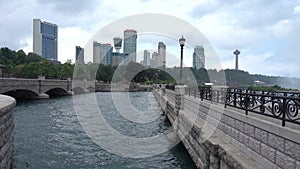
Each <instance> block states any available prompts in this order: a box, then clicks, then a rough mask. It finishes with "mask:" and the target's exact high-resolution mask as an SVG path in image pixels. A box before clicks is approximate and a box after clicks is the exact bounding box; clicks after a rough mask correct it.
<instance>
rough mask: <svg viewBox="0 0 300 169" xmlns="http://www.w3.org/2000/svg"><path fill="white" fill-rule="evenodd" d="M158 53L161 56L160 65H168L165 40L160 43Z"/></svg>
mask: <svg viewBox="0 0 300 169" xmlns="http://www.w3.org/2000/svg"><path fill="white" fill-rule="evenodd" d="M158 55H159V57H160V62H161V63H160V65H162V66H164V67H165V66H166V45H165V44H164V43H163V42H159V43H158Z"/></svg>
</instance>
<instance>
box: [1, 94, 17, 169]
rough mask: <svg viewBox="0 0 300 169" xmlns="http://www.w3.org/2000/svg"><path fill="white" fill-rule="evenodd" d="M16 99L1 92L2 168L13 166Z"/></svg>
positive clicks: (7, 168) (6, 168)
mask: <svg viewBox="0 0 300 169" xmlns="http://www.w3.org/2000/svg"><path fill="white" fill-rule="evenodd" d="M15 106H16V101H15V99H13V98H12V97H9V96H4V95H1V94H0V126H2V127H1V132H0V168H1V169H12V168H13V141H14V133H13V131H14V119H13V108H14V107H15Z"/></svg>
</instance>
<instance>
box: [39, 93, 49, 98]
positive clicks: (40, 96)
mask: <svg viewBox="0 0 300 169" xmlns="http://www.w3.org/2000/svg"><path fill="white" fill-rule="evenodd" d="M37 99H49V95H48V94H45V93H40V94H39V95H38V97H37Z"/></svg>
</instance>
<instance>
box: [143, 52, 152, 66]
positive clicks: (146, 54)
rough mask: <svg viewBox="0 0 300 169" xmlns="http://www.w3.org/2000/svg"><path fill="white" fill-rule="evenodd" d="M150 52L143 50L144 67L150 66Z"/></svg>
mask: <svg viewBox="0 0 300 169" xmlns="http://www.w3.org/2000/svg"><path fill="white" fill-rule="evenodd" d="M150 59H151V58H150V52H149V51H148V50H144V65H145V66H150Z"/></svg>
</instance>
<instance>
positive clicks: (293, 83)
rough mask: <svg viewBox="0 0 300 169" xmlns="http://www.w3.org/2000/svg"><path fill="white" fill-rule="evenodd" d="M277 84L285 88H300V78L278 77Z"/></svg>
mask: <svg viewBox="0 0 300 169" xmlns="http://www.w3.org/2000/svg"><path fill="white" fill-rule="evenodd" d="M277 84H278V85H279V86H281V87H283V88H292V89H298V90H300V78H289V77H278V78H277Z"/></svg>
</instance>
